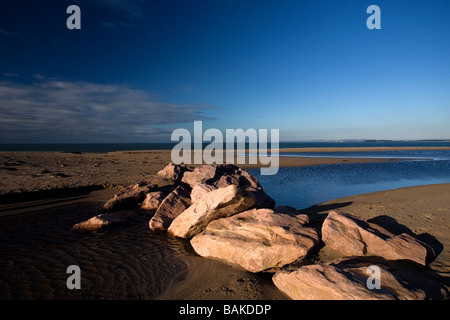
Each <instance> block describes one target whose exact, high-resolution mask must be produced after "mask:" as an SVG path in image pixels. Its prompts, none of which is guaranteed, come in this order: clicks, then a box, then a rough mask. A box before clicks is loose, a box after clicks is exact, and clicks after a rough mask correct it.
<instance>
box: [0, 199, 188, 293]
mask: <svg viewBox="0 0 450 320" xmlns="http://www.w3.org/2000/svg"><path fill="white" fill-rule="evenodd" d="M101 205H102V203H83V204H76V205H72V206H66V207H63V208H53V209H50V210H45V211H44V212H33V213H28V214H24V215H16V216H9V217H3V218H1V219H0V270H1V272H0V299H153V298H156V297H157V296H159V295H160V294H161V293H162V292H164V290H165V289H166V286H167V284H168V283H170V282H171V280H172V279H173V278H174V277H176V276H177V275H178V274H180V273H182V272H183V271H184V270H185V269H186V268H187V266H186V264H185V263H184V262H183V261H181V260H180V259H179V258H177V256H178V257H179V256H180V254H183V253H184V250H185V248H184V245H183V243H181V242H180V241H179V240H176V239H172V238H170V237H167V236H166V235H163V234H154V233H151V232H150V230H149V229H148V221H149V219H150V217H151V216H150V215H149V214H148V213H145V212H141V211H138V212H136V214H135V215H134V216H133V217H132V218H131V219H130V220H129V221H128V223H126V224H124V225H120V226H117V227H115V228H114V229H109V230H106V231H102V232H98V233H94V234H90V233H79V232H74V231H71V230H70V228H71V227H72V225H73V224H75V223H77V222H79V221H82V220H85V219H88V218H90V217H91V216H93V215H95V214H98V211H99V209H100V207H101ZM73 264H74V265H78V266H79V267H80V269H81V290H69V289H68V288H67V287H66V280H67V277H68V276H70V274H67V273H66V269H67V267H68V266H69V265H73Z"/></svg>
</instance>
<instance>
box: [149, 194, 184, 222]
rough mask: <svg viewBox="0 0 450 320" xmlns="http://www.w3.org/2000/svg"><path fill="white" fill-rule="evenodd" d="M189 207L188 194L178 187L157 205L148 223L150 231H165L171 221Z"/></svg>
mask: <svg viewBox="0 0 450 320" xmlns="http://www.w3.org/2000/svg"><path fill="white" fill-rule="evenodd" d="M190 205H191V199H190V192H189V190H188V189H187V188H185V187H183V186H178V187H177V188H176V189H175V190H173V191H172V192H171V193H169V195H168V196H167V197H165V198H164V200H163V201H162V202H161V204H160V205H159V207H158V209H157V210H156V212H155V215H154V216H153V217H152V218H151V219H150V221H149V228H150V230H167V228H168V227H169V226H170V224H171V223H172V221H173V219H175V218H176V217H178V216H179V215H180V214H181V213H182V212H183V211H184V210H186V209H187V208H188V207H189V206H190Z"/></svg>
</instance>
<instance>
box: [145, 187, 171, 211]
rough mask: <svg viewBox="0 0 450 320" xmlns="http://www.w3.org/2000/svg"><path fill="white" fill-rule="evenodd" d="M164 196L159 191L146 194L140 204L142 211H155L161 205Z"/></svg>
mask: <svg viewBox="0 0 450 320" xmlns="http://www.w3.org/2000/svg"><path fill="white" fill-rule="evenodd" d="M165 197H166V195H165V194H164V193H163V192H161V191H154V192H150V193H147V195H146V196H145V199H144V202H142V206H141V208H142V209H145V210H156V209H158V207H159V206H160V205H161V202H162V201H163V200H164V198H165Z"/></svg>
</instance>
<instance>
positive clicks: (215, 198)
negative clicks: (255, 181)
mask: <svg viewBox="0 0 450 320" xmlns="http://www.w3.org/2000/svg"><path fill="white" fill-rule="evenodd" d="M255 204H256V197H255V196H254V195H253V194H252V193H250V192H248V191H246V190H245V189H240V188H237V187H236V186H235V185H231V186H228V187H226V188H220V189H216V190H213V191H211V192H208V193H206V194H205V195H204V196H203V197H202V198H201V200H200V201H198V202H196V203H194V204H193V205H191V206H190V207H189V208H187V209H186V210H185V211H184V212H182V213H181V214H180V215H179V216H178V217H176V218H175V219H174V220H173V221H172V224H171V225H170V227H169V229H168V231H169V232H170V233H171V234H173V235H175V236H177V237H181V238H191V237H193V236H194V235H196V234H197V233H199V232H201V231H203V230H204V228H205V227H206V226H207V225H208V224H209V223H210V222H211V221H213V220H215V219H219V218H224V217H229V216H232V215H234V214H237V213H239V212H242V211H245V210H247V209H249V208H252V207H253V206H254V205H255Z"/></svg>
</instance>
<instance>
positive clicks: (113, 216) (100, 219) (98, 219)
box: [72, 211, 131, 231]
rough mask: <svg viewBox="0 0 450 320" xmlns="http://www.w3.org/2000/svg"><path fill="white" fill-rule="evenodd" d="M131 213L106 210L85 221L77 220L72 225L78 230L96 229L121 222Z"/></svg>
mask: <svg viewBox="0 0 450 320" xmlns="http://www.w3.org/2000/svg"><path fill="white" fill-rule="evenodd" d="M130 215H131V213H130V212H120V211H116V212H106V213H102V214H99V215H96V216H94V217H92V218H90V219H88V220H86V221H82V222H79V223H77V224H75V225H74V226H73V227H72V230H78V231H97V230H100V229H103V228H105V227H109V226H111V225H115V224H118V223H122V222H124V221H126V220H127V218H128V217H129V216H130Z"/></svg>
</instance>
